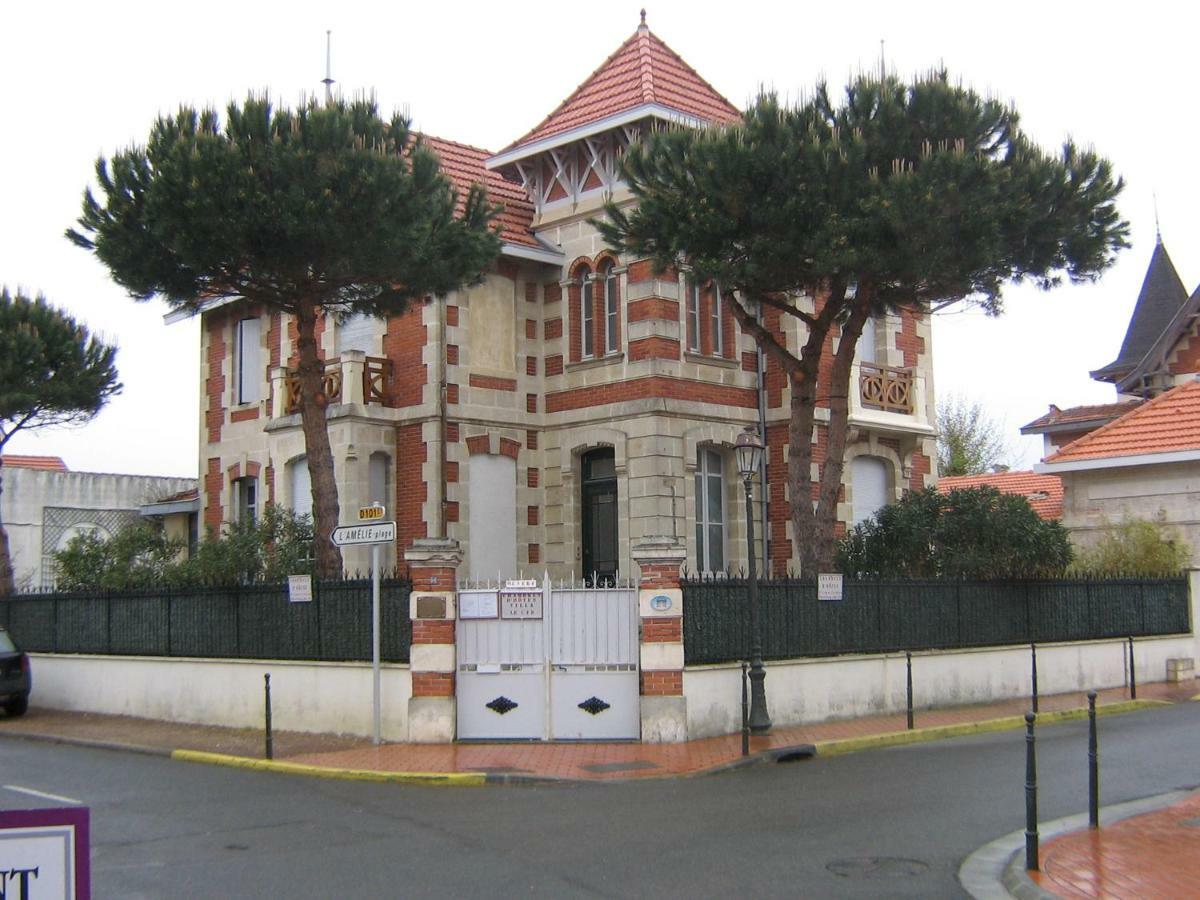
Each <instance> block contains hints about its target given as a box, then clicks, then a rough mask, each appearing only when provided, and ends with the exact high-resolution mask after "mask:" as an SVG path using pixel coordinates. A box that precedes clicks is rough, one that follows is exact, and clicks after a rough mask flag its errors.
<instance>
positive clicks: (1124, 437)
mask: <svg viewBox="0 0 1200 900" xmlns="http://www.w3.org/2000/svg"><path fill="white" fill-rule="evenodd" d="M1181 450H1200V381H1189V382H1187V383H1185V384H1181V385H1179V386H1178V387H1174V388H1172V389H1171V390H1169V391H1167V392H1166V393H1165V394H1159V395H1158V396H1157V397H1155V398H1154V399H1153V400H1147V401H1146V402H1145V403H1142V404H1141V405H1139V406H1138V407H1136V408H1135V409H1134V410H1132V411H1131V412H1128V413H1126V414H1125V415H1123V416H1121V418H1119V419H1117V420H1115V421H1113V422H1109V423H1108V424H1107V425H1103V426H1101V427H1100V428H1097V429H1096V430H1095V431H1093V432H1092V433H1091V434H1085V435H1084V436H1083V437H1081V438H1079V440H1077V441H1072V442H1071V443H1069V444H1067V446H1065V447H1063V448H1062V449H1061V450H1059V451H1058V452H1057V453H1055V454H1054V455H1053V456H1049V457H1047V458H1046V460H1045V464H1046V465H1052V464H1054V463H1065V462H1078V461H1080V460H1087V459H1105V458H1113V457H1122V456H1144V455H1146V454H1152V453H1172V452H1177V451H1181Z"/></svg>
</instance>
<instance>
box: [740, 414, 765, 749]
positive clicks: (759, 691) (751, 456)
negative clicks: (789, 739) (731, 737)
mask: <svg viewBox="0 0 1200 900" xmlns="http://www.w3.org/2000/svg"><path fill="white" fill-rule="evenodd" d="M734 453H735V454H736V455H737V464H738V472H739V473H741V476H742V484H743V485H745V488H746V549H747V554H746V557H747V559H748V561H749V564H750V639H751V645H750V732H751V733H752V734H759V735H762V734H767V733H768V732H770V730H771V716H770V715H769V714H768V713H767V692H766V688H765V687H764V685H763V681H765V680H766V677H767V673H766V670H765V669H764V668H763V661H762V628H761V627H760V625H759V614H758V613H759V610H758V572H757V570H756V566H755V563H754V502H753V489H752V479H753V478H754V474H755V473H756V472H757V471H758V470H759V466H760V464H761V463H762V454H763V442H762V438H761V437H759V434H758V429H757V428H755V427H754V426H753V425H747V426H746V429H745V431H743V432H742V433H741V434H739V435H738V437H737V442H736V443H735V444H734Z"/></svg>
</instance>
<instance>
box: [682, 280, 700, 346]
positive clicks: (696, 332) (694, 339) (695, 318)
mask: <svg viewBox="0 0 1200 900" xmlns="http://www.w3.org/2000/svg"><path fill="white" fill-rule="evenodd" d="M684 295H685V297H686V304H685V315H686V317H687V321H686V322H685V323H684V330H685V331H686V332H687V348H688V350H689V352H691V353H699V352H700V285H699V284H697V283H696V281H695V280H694V279H692V278H689V279H688V280H687V282H686V283H685V284H684Z"/></svg>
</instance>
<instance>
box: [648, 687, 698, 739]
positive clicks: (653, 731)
mask: <svg viewBox="0 0 1200 900" xmlns="http://www.w3.org/2000/svg"><path fill="white" fill-rule="evenodd" d="M687 739H688V727H687V698H686V697H642V742H643V743H645V744H679V743H683V742H684V741H686V740H687Z"/></svg>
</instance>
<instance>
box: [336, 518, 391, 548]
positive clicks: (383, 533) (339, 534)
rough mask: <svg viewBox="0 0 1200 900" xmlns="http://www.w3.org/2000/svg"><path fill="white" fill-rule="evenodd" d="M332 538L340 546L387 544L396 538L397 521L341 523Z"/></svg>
mask: <svg viewBox="0 0 1200 900" xmlns="http://www.w3.org/2000/svg"><path fill="white" fill-rule="evenodd" d="M330 538H331V539H332V540H333V542H334V543H335V544H337V545H338V546H339V547H346V546H348V545H351V544H387V543H390V542H391V541H394V540H395V539H396V523H395V522H372V523H371V524H370V525H339V526H338V527H337V528H335V529H333V534H332V535H330Z"/></svg>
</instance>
